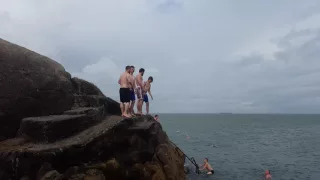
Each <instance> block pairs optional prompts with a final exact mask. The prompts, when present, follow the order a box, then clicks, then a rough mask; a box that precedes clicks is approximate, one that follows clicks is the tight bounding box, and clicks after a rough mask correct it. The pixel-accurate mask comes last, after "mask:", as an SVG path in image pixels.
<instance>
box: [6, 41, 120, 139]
mask: <svg viewBox="0 0 320 180" xmlns="http://www.w3.org/2000/svg"><path fill="white" fill-rule="evenodd" d="M0 87H1V88H0V141H2V140H5V139H8V138H12V137H15V135H16V133H17V130H18V129H19V127H20V122H21V120H22V119H23V118H26V117H37V116H49V115H59V114H62V113H63V112H64V111H68V110H70V109H75V108H77V107H102V108H103V111H102V114H104V116H105V115H106V114H112V115H120V114H121V110H120V108H119V104H118V103H117V102H116V101H114V100H112V99H110V98H108V97H105V96H104V95H103V93H102V92H101V91H100V90H99V88H98V87H96V86H95V85H94V84H92V83H90V82H87V81H85V80H82V79H78V78H71V75H70V74H69V73H68V72H66V71H65V69H64V68H63V66H62V65H61V64H59V63H57V62H55V61H53V60H51V59H50V58H48V57H45V56H42V55H40V54H37V53H35V52H33V51H30V50H28V49H26V48H23V47H21V46H18V45H15V44H12V43H10V42H7V41H5V40H3V39H0Z"/></svg>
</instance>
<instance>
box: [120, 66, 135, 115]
mask: <svg viewBox="0 0 320 180" xmlns="http://www.w3.org/2000/svg"><path fill="white" fill-rule="evenodd" d="M130 71H131V66H126V71H125V72H123V73H122V74H121V75H120V78H119V80H118V83H119V84H120V89H119V94H120V109H121V113H122V116H123V117H131V116H130V115H129V106H130V100H131V97H130V86H131V87H132V86H133V85H132V82H131V75H130Z"/></svg>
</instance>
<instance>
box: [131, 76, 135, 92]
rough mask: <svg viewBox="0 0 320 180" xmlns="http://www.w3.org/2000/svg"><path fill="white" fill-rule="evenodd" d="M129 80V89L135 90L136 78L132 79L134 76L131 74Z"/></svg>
mask: <svg viewBox="0 0 320 180" xmlns="http://www.w3.org/2000/svg"><path fill="white" fill-rule="evenodd" d="M130 80H131V83H132V86H130V89H133V90H134V89H135V88H136V82H135V81H136V78H135V77H134V75H133V74H131V78H130Z"/></svg>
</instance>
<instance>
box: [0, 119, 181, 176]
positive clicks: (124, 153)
mask: <svg viewBox="0 0 320 180" xmlns="http://www.w3.org/2000/svg"><path fill="white" fill-rule="evenodd" d="M32 120H33V121H34V119H32ZM47 120H48V119H47ZM39 131H40V130H39ZM60 133H63V132H62V131H60ZM0 153H1V154H2V158H0V164H6V166H4V168H3V169H2V170H5V171H4V172H3V177H13V178H21V177H23V176H27V177H29V178H30V179H36V177H38V178H39V172H41V174H46V177H45V178H44V177H42V179H46V178H47V176H49V175H50V177H51V176H55V177H56V176H57V177H59V178H60V177H65V179H72V177H73V178H75V177H81V178H85V179H94V178H96V179H118V180H122V179H142V180H147V179H153V180H159V179H163V180H167V179H168V180H179V179H185V174H184V154H183V153H182V152H181V151H180V150H179V149H178V148H177V147H175V146H174V145H173V144H171V142H170V140H169V139H168V136H167V135H166V133H165V132H164V131H163V130H162V127H161V125H160V124H159V122H157V121H155V120H154V119H153V117H152V116H142V117H138V118H132V119H124V120H121V117H119V116H111V117H109V118H108V119H105V120H103V121H101V122H100V123H98V124H96V125H94V126H92V127H90V128H88V129H86V130H84V131H82V132H81V133H79V134H77V135H74V136H69V137H68V138H65V139H63V140H59V141H55V142H47V143H37V141H33V140H30V139H26V138H23V137H17V138H14V139H9V140H6V141H3V142H2V143H0ZM48 164H50V166H49V165H48ZM12 167H15V168H12ZM44 167H45V168H44ZM48 167H50V168H48ZM39 169H40V170H39ZM43 169H48V171H49V172H50V173H49V174H48V173H46V172H44V171H43ZM88 172H91V173H88ZM93 172H95V173H96V174H95V173H93ZM59 174H62V175H59ZM0 175H1V171H0ZM0 179H1V177H0Z"/></svg>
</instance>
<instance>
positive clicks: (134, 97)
mask: <svg viewBox="0 0 320 180" xmlns="http://www.w3.org/2000/svg"><path fill="white" fill-rule="evenodd" d="M134 70H135V67H134V66H131V71H130V74H131V82H132V85H133V87H130V100H131V103H130V109H129V114H131V116H134V104H135V102H136V95H135V89H136V83H135V81H136V80H135V77H134V75H133V73H134Z"/></svg>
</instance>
